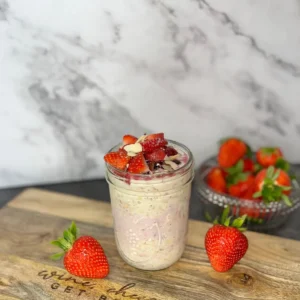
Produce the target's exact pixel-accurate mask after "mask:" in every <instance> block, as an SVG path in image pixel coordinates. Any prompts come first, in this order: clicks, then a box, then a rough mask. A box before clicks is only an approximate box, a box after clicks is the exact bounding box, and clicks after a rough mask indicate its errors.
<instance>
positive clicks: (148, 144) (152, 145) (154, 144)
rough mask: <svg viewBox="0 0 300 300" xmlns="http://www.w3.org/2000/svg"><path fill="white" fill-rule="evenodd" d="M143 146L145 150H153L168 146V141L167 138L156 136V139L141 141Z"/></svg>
mask: <svg viewBox="0 0 300 300" xmlns="http://www.w3.org/2000/svg"><path fill="white" fill-rule="evenodd" d="M141 144H142V147H143V151H145V152H152V151H154V150H155V149H158V148H161V147H163V146H166V145H167V144H168V142H167V141H166V140H165V139H161V138H155V139H150V140H149V139H147V140H145V141H144V142H142V143H141Z"/></svg>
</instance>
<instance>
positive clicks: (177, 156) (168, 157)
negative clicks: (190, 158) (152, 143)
mask: <svg viewBox="0 0 300 300" xmlns="http://www.w3.org/2000/svg"><path fill="white" fill-rule="evenodd" d="M179 157H180V154H179V153H177V154H176V155H172V156H166V158H165V160H176V159H177V158H179Z"/></svg>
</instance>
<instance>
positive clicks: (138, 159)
mask: <svg viewBox="0 0 300 300" xmlns="http://www.w3.org/2000/svg"><path fill="white" fill-rule="evenodd" d="M127 171H128V172H130V173H135V174H142V173H147V172H149V167H148V165H147V163H146V160H145V158H144V155H143V153H139V154H137V155H136V156H134V157H132V158H131V160H130V162H129V166H128V169H127Z"/></svg>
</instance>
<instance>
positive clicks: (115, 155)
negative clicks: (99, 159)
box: [104, 149, 130, 170]
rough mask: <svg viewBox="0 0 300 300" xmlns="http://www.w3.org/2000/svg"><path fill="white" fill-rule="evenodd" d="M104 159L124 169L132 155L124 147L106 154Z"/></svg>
mask: <svg viewBox="0 0 300 300" xmlns="http://www.w3.org/2000/svg"><path fill="white" fill-rule="evenodd" d="M104 160H105V161H106V162H107V163H108V164H110V165H111V166H113V167H115V168H117V169H120V170H124V169H125V168H126V166H127V164H128V162H129V160H130V157H129V156H128V155H127V152H126V151H125V150H123V149H120V150H119V151H117V152H109V153H107V154H106V155H105V156H104Z"/></svg>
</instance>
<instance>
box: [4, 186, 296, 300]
mask: <svg viewBox="0 0 300 300" xmlns="http://www.w3.org/2000/svg"><path fill="white" fill-rule="evenodd" d="M71 219H72V220H76V221H77V223H78V226H79V227H80V230H81V233H82V234H91V235H93V236H95V237H96V238H97V239H98V240H99V241H100V243H101V244H102V246H103V248H104V250H105V252H106V254H107V256H108V259H109V263H110V265H111V272H110V274H109V276H108V277H107V278H106V279H105V280H93V281H92V282H93V283H95V286H93V288H92V289H88V288H86V287H85V288H86V290H85V291H84V292H82V293H81V295H79V293H80V288H82V286H81V285H80V284H78V282H82V279H80V278H76V277H73V279H70V280H67V281H66V280H64V279H66V278H68V277H67V276H68V274H67V273H66V272H65V271H64V269H63V265H62V262H53V261H50V260H49V255H50V254H52V253H53V252H54V251H55V248H54V247H53V246H51V245H50V244H49V242H50V241H51V240H53V239H54V238H56V237H57V236H58V235H60V234H61V232H62V230H63V229H65V228H66V227H67V226H68V225H69V223H70V220H71ZM209 226H210V224H208V223H203V222H198V221H190V223H189V236H188V245H187V247H186V250H185V252H184V255H183V257H182V259H181V260H180V261H179V262H177V263H176V264H174V265H173V266H171V267H170V268H168V269H166V270H162V271H155V272H148V271H141V270H137V269H135V268H132V267H130V266H128V265H127V264H126V263H125V262H124V261H123V260H122V259H121V258H120V256H119V255H118V252H117V250H116V246H115V242H114V237H113V229H112V216H111V212H110V205H109V204H108V203H104V202H98V201H97V202H96V201H91V200H88V199H83V198H78V197H74V196H69V195H62V194H57V193H52V192H45V191H40V190H35V189H31V190H27V191H25V192H23V193H22V194H20V195H19V196H18V197H17V198H15V199H14V200H13V201H11V202H10V203H9V204H8V206H7V207H4V208H3V209H2V210H0V299H30V300H31V299H41V300H44V299H91V300H92V299H93V300H94V299H95V300H98V299H100V300H102V299H104V300H111V299H140V300H149V299H166V300H168V299H181V300H194V299H195V300H196V299H197V300H198V299H199V300H201V299H205V300H209V299H216V300H224V299H229V300H230V299H264V300H266V299H300V242H298V241H293V240H288V239H282V238H278V237H274V236H268V235H263V234H257V233H253V232H247V233H246V235H247V236H248V238H249V244H250V246H249V250H248V252H247V253H246V256H245V257H244V258H243V259H242V260H241V262H240V263H238V264H237V265H236V266H235V267H234V268H233V269H232V270H231V271H229V272H227V273H217V272H215V271H213V269H212V268H211V267H210V264H209V262H208V259H207V256H206V253H205V249H204V245H203V244H204V235H205V233H206V231H207V229H208V228H209ZM42 271H45V272H44V273H40V274H41V275H40V276H39V275H38V274H39V272H42ZM51 274H54V275H53V276H51ZM62 274H64V277H62V276H60V275H62ZM44 275H45V276H44ZM46 275H47V276H46ZM49 276H50V277H49ZM69 276H70V275H69ZM44 277H46V278H47V277H49V278H48V279H44ZM75 279H76V280H77V281H78V282H75V283H74V280H75ZM85 281H86V280H85ZM89 281H90V280H89ZM90 282H91V281H90ZM53 284H54V286H52V287H51V285H53ZM68 286H70V287H69V288H67V287H68ZM124 286H125V290H122V287H124ZM56 287H57V288H56ZM66 288H67V290H66V291H65V289H66ZM120 289H121V290H120ZM132 295H133V296H132ZM134 295H135V296H134ZM101 297H102V298H101ZM105 297H106V298H105Z"/></svg>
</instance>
